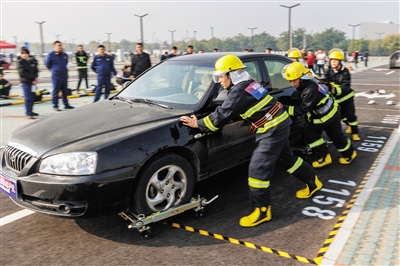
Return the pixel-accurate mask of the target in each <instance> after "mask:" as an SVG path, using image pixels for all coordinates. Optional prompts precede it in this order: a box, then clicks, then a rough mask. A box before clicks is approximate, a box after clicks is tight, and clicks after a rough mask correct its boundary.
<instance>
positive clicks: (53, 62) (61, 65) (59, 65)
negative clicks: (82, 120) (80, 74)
mask: <svg viewBox="0 0 400 266" xmlns="http://www.w3.org/2000/svg"><path fill="white" fill-rule="evenodd" d="M53 47H54V51H52V52H50V53H49V54H48V55H47V58H46V62H45V64H46V67H47V68H48V69H50V71H51V74H52V76H51V80H52V82H53V93H52V98H53V107H54V110H56V111H61V110H60V109H59V108H58V93H59V92H60V91H61V93H62V100H63V103H64V107H65V109H73V108H74V107H72V106H71V105H69V103H68V98H67V95H68V88H67V84H68V68H67V65H68V55H67V54H66V53H64V52H63V47H62V44H61V42H60V41H55V42H54V46H53Z"/></svg>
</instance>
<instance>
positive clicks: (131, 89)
mask: <svg viewBox="0 0 400 266" xmlns="http://www.w3.org/2000/svg"><path fill="white" fill-rule="evenodd" d="M213 70H214V62H206V61H176V60H171V61H165V62H163V63H162V64H160V65H158V66H156V67H154V68H153V69H151V70H149V71H148V72H147V73H145V74H144V75H142V76H141V77H139V78H138V79H136V80H134V81H133V82H132V83H131V84H130V85H129V86H128V87H126V88H125V89H124V90H123V91H122V92H121V93H120V94H119V95H118V96H121V97H123V98H126V99H130V100H132V99H147V100H151V101H155V102H159V103H164V104H166V105H168V106H171V107H172V108H174V109H193V108H194V107H195V106H196V105H197V104H198V103H199V101H200V100H201V98H202V97H203V96H204V95H205V93H206V91H207V90H208V88H209V87H210V84H211V83H212V72H213Z"/></svg>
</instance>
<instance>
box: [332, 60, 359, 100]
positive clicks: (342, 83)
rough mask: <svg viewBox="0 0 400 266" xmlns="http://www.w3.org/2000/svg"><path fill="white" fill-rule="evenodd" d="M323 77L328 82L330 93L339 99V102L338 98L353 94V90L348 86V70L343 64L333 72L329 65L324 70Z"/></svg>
mask: <svg viewBox="0 0 400 266" xmlns="http://www.w3.org/2000/svg"><path fill="white" fill-rule="evenodd" d="M325 79H326V81H328V82H329V83H330V90H331V93H332V95H333V96H334V97H335V98H336V100H339V102H342V100H340V99H342V98H344V97H345V96H347V97H346V98H347V99H348V97H352V96H354V91H353V90H352V88H351V87H350V83H351V77H350V72H349V70H348V69H347V68H345V67H344V66H343V65H342V68H341V69H340V70H339V71H338V72H337V73H335V71H333V69H332V68H331V67H329V68H328V69H327V70H326V71H325Z"/></svg>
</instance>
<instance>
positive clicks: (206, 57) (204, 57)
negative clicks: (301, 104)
mask: <svg viewBox="0 0 400 266" xmlns="http://www.w3.org/2000/svg"><path fill="white" fill-rule="evenodd" d="M227 54H233V55H236V56H237V57H239V58H240V59H245V58H252V57H256V58H260V57H264V58H277V57H280V58H287V57H285V56H282V55H276V54H265V53H254V52H250V53H246V52H217V53H202V54H191V55H179V56H175V57H172V58H170V59H169V60H168V61H217V60H218V59H219V58H221V57H222V56H224V55H227Z"/></svg>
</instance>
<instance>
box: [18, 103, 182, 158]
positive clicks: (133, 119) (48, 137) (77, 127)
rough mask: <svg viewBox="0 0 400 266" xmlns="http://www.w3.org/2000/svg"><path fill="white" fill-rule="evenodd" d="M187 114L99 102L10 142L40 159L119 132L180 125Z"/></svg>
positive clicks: (21, 133)
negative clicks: (63, 148)
mask: <svg viewBox="0 0 400 266" xmlns="http://www.w3.org/2000/svg"><path fill="white" fill-rule="evenodd" d="M188 113H189V112H188V111H185V110H173V109H164V108H161V107H158V106H154V105H152V106H149V105H148V104H142V103H132V104H129V103H126V102H119V101H100V102H97V103H94V104H89V105H85V106H82V107H79V108H76V109H74V110H71V111H63V112H60V113H57V114H55V115H52V116H50V117H48V118H46V119H43V120H40V121H37V122H35V123H31V124H29V125H27V126H24V127H21V128H19V129H17V130H16V131H14V132H13V133H12V137H11V139H10V141H11V142H16V143H19V144H22V145H25V146H27V147H29V148H31V149H33V150H34V151H35V152H37V156H40V155H41V154H43V153H45V152H47V151H50V150H53V149H55V148H57V147H60V146H65V145H68V144H72V143H75V142H78V141H82V140H85V139H89V138H99V137H102V135H104V136H109V135H110V134H109V133H112V132H116V131H120V130H125V131H127V134H129V135H134V134H136V133H138V132H141V131H143V130H146V129H149V128H150V127H157V126H160V125H162V124H164V123H166V122H170V121H175V120H176V121H179V120H178V119H179V117H180V116H181V115H184V114H188ZM103 141H104V140H102V141H99V143H98V144H100V142H103Z"/></svg>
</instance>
